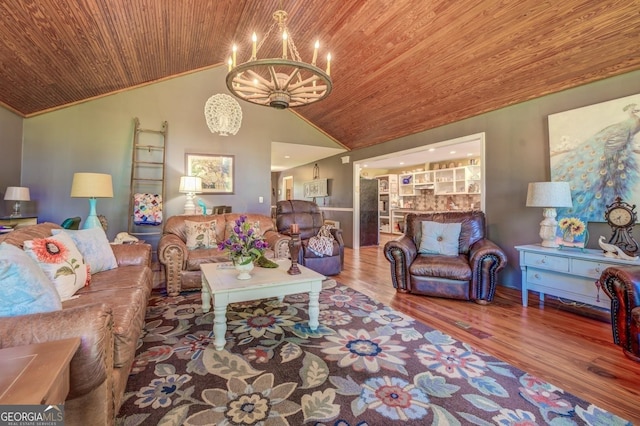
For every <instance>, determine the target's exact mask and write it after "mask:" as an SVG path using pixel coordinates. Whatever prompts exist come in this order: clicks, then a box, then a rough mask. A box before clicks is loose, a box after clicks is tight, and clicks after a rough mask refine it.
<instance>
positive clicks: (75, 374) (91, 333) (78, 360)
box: [0, 303, 114, 399]
mask: <svg viewBox="0 0 640 426" xmlns="http://www.w3.org/2000/svg"><path fill="white" fill-rule="evenodd" d="M71 337H79V338H80V347H79V348H78V350H77V351H76V353H75V355H74V356H73V358H72V359H71V364H70V368H69V370H70V386H69V395H68V396H67V399H73V398H77V397H79V396H82V395H85V394H87V393H89V392H91V391H92V390H93V389H95V388H97V387H98V386H100V385H101V384H102V383H103V382H104V381H105V380H112V379H111V377H112V375H113V345H114V341H113V317H112V314H111V308H110V307H108V306H107V305H106V304H103V303H95V304H92V305H88V306H82V307H76V308H68V309H63V310H61V311H56V312H47V313H42V314H31V315H21V316H16V317H4V318H0V348H7V347H14V346H22V345H30V344H34V343H41V342H50V341H53V340H61V339H68V338H71Z"/></svg>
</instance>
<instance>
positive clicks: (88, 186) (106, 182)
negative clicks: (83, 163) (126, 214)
mask: <svg viewBox="0 0 640 426" xmlns="http://www.w3.org/2000/svg"><path fill="white" fill-rule="evenodd" d="M71 196H72V197H74V198H113V184H112V182H111V175H108V174H104V173H74V174H73V183H72V184H71Z"/></svg>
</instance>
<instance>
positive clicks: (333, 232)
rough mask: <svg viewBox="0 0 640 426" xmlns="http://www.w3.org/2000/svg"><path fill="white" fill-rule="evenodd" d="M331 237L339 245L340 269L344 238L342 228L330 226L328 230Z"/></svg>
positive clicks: (342, 258)
mask: <svg viewBox="0 0 640 426" xmlns="http://www.w3.org/2000/svg"><path fill="white" fill-rule="evenodd" d="M329 232H331V235H333V238H335V239H336V241H337V242H338V246H339V247H340V269H342V268H344V239H343V238H342V229H338V228H331V229H330V230H329Z"/></svg>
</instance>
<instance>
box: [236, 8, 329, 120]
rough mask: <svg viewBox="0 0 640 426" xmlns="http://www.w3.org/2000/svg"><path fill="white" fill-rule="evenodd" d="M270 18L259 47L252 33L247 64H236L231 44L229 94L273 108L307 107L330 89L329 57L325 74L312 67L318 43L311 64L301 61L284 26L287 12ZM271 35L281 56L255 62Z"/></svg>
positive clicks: (326, 94) (280, 11)
mask: <svg viewBox="0 0 640 426" xmlns="http://www.w3.org/2000/svg"><path fill="white" fill-rule="evenodd" d="M273 19H274V21H275V22H274V23H273V24H271V27H270V28H269V30H268V31H267V32H266V34H265V35H264V37H262V40H260V43H259V44H258V37H257V36H256V33H253V37H252V41H253V45H252V49H251V57H250V58H249V60H248V61H247V62H244V63H240V64H238V63H237V62H236V55H237V53H238V49H237V46H236V45H235V44H234V45H233V49H232V53H231V57H230V58H229V62H228V65H229V72H228V74H227V87H228V88H229V91H230V92H231V93H232V94H233V95H234V96H236V97H238V98H240V99H243V100H245V101H247V102H252V103H254V104H258V105H265V106H271V107H274V108H277V109H285V108H289V107H297V106H303V105H309V104H311V103H314V102H317V101H320V100H322V99H324V98H326V97H327V96H328V95H329V93H331V88H332V82H331V77H330V69H331V68H330V67H331V54H330V53H329V54H328V55H327V61H326V71H324V70H322V69H320V68H319V67H318V66H317V65H316V59H317V57H318V49H319V47H320V43H319V42H318V41H316V43H315V46H314V50H313V59H312V61H311V63H306V62H302V60H301V59H300V55H299V54H298V49H296V45H295V43H294V42H293V37H292V36H291V33H290V31H289V29H288V27H287V12H285V11H284V10H277V11H276V12H275V13H274V14H273ZM276 29H277V31H274V30H276ZM272 32H277V33H278V34H277V37H276V36H274V37H272V39H275V38H278V40H277V44H278V45H279V44H280V42H281V44H282V56H281V57H273V58H267V59H258V52H259V51H260V49H261V48H262V46H263V45H264V43H265V42H266V41H267V40H269V36H270V35H271V33H272ZM289 58H291V59H289Z"/></svg>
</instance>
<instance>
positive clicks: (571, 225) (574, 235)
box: [556, 216, 589, 249]
mask: <svg viewBox="0 0 640 426" xmlns="http://www.w3.org/2000/svg"><path fill="white" fill-rule="evenodd" d="M556 231H557V232H556V243H558V245H559V246H560V247H576V248H580V249H583V248H584V247H585V246H586V244H587V241H588V240H589V232H588V231H587V221H586V220H585V219H584V218H581V217H578V216H565V217H558V228H557V230H556Z"/></svg>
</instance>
